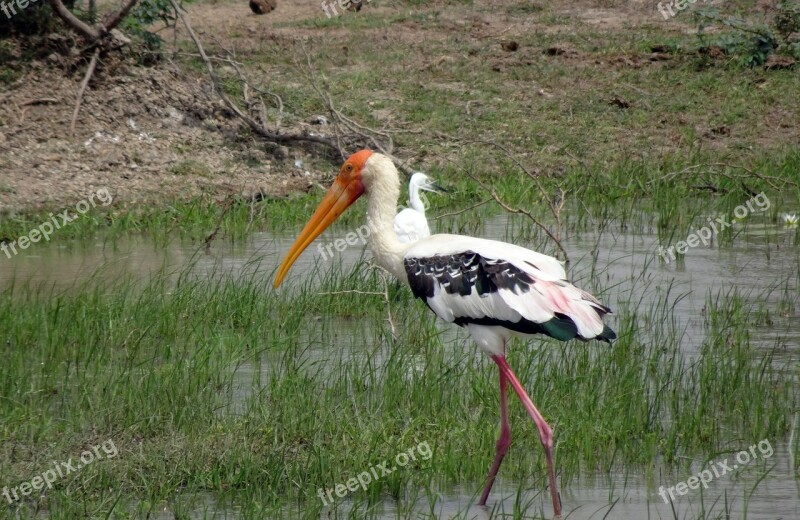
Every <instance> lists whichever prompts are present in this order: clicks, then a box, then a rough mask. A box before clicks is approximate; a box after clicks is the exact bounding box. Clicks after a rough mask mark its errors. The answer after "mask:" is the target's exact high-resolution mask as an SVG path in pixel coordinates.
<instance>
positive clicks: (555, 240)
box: [492, 190, 569, 264]
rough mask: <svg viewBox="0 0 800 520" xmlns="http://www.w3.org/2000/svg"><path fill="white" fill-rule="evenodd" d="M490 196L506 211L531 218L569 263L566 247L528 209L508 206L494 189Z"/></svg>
mask: <svg viewBox="0 0 800 520" xmlns="http://www.w3.org/2000/svg"><path fill="white" fill-rule="evenodd" d="M492 198H493V199H494V200H495V202H497V203H498V204H499V205H500V206H501V207H502V208H503V209H504V210H506V211H508V212H509V213H519V214H521V215H525V216H526V217H528V218H529V219H530V220H531V221H532V222H533V223H534V224H536V225H537V226H539V228H541V229H542V231H544V232H545V233H547V236H549V237H550V238H551V239H552V240H553V242H555V243H556V245H557V246H558V248H559V249H560V250H561V252H562V253H564V262H565V263H567V264H569V255H567V250H566V249H564V246H563V245H561V241H560V240H559V239H558V238H556V237H555V236H554V235H553V233H551V232H550V230H549V229H547V227H546V226H545V225H544V224H542V223H541V222H539V221H538V220H536V217H534V216H533V215H531V213H530V212H529V211H525V210H524V209H521V208H512V207H511V206H509V205H508V204H506V203H505V202H503V201H502V200H501V199H500V197H498V196H497V193H495V191H494V190H492Z"/></svg>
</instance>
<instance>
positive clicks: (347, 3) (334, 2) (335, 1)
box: [322, 0, 372, 18]
mask: <svg viewBox="0 0 800 520" xmlns="http://www.w3.org/2000/svg"><path fill="white" fill-rule="evenodd" d="M370 2H372V0H362V2H360V3H367V4H368V3H370ZM358 4H359V2H358V1H357V0H356V1H353V0H323V2H322V10H323V11H325V16H327V17H328V18H333V17H334V16H339V15H340V14H341V13H339V11H337V10H336V6H339V8H340V9H341V10H342V13H344V12H345V11H346V10H347V9H350V7H353V6H356V7H357V6H358ZM331 13H332V14H331Z"/></svg>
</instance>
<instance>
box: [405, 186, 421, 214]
mask: <svg viewBox="0 0 800 520" xmlns="http://www.w3.org/2000/svg"><path fill="white" fill-rule="evenodd" d="M408 201H409V203H410V204H411V209H413V210H414V211H416V212H418V213H421V214H423V215H425V206H424V205H423V204H422V199H421V198H420V196H419V186H414V187H413V188H412V189H411V193H409V194H408Z"/></svg>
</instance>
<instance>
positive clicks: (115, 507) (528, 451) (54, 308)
mask: <svg viewBox="0 0 800 520" xmlns="http://www.w3.org/2000/svg"><path fill="white" fill-rule="evenodd" d="M253 262H254V266H255V265H256V264H257V263H258V262H259V260H258V259H253ZM323 265H325V264H321V266H323ZM646 278H647V277H646V276H645V277H643V278H642V279H643V280H644V279H646ZM315 279H316V281H314V280H315ZM298 280H300V281H299V282H298ZM270 282H271V278H270V277H269V276H265V275H264V274H263V273H262V274H258V275H245V276H243V277H241V278H238V279H232V278H230V277H228V276H225V275H223V274H221V273H220V274H217V275H214V274H212V275H210V276H208V277H206V276H202V277H197V276H196V275H193V274H191V273H190V272H189V270H188V269H187V270H186V271H184V272H182V273H166V272H162V273H161V274H160V275H157V276H154V277H152V278H151V279H150V280H149V281H143V280H115V281H114V282H113V285H112V284H111V283H110V282H105V283H104V282H103V281H102V278H100V277H99V276H98V277H97V278H96V279H93V280H89V281H86V282H81V283H79V284H78V285H76V286H75V287H72V288H70V289H67V290H60V291H56V290H53V289H47V288H45V287H41V286H40V287H36V286H27V285H24V284H20V285H17V286H15V287H14V288H13V289H11V290H6V291H4V292H3V293H2V296H0V330H2V331H3V335H2V344H3V345H5V353H4V362H3V363H2V364H0V415H2V417H3V418H4V420H3V422H2V424H0V437H2V438H3V439H4V442H3V444H2V451H1V452H0V460H2V461H3V463H2V465H0V467H2V470H0V482H3V483H9V484H11V485H12V486H13V485H17V483H19V482H21V481H23V480H25V479H29V478H31V477H32V476H34V475H36V474H39V473H41V472H42V471H43V470H45V469H47V467H48V465H49V464H50V461H53V460H56V461H59V460H66V459H67V458H68V457H77V455H78V454H79V453H80V452H81V451H82V450H83V449H85V448H86V447H87V446H90V445H96V444H100V443H102V442H103V441H105V440H107V439H112V440H113V442H114V443H115V445H116V447H117V448H118V450H119V455H118V456H117V457H115V458H114V459H113V460H111V459H109V460H102V461H97V462H95V463H93V464H92V465H90V466H87V467H85V468H83V469H81V471H80V473H79V474H77V475H73V476H69V477H66V478H63V479H59V480H58V481H57V482H56V483H55V487H54V489H53V490H52V491H49V492H48V493H47V494H45V495H43V496H39V495H38V494H35V495H34V497H35V498H33V499H29V500H26V501H25V505H24V506H22V508H21V509H20V510H19V512H20V513H21V514H22V517H28V515H31V514H32V512H33V511H35V510H37V509H45V510H48V511H50V512H51V513H52V515H53V516H51V517H52V518H71V517H73V515H75V514H80V515H88V516H89V517H106V516H105V515H110V516H109V517H110V518H124V517H126V513H125V511H127V510H129V509H128V508H130V507H132V508H133V510H135V511H137V512H138V513H137V514H138V515H145V514H146V513H147V512H148V511H150V512H152V511H154V510H155V509H153V510H151V509H150V508H156V509H157V508H158V507H159V505H162V504H165V503H166V504H172V505H171V506H170V507H174V508H177V509H178V510H180V508H181V507H188V506H187V504H189V503H190V502H191V498H190V497H192V496H193V495H195V494H197V493H210V495H209V496H210V497H213V499H214V500H221V501H223V502H226V501H230V502H231V503H232V504H235V505H236V507H240V508H241V511H242V514H243V515H244V517H246V518H250V517H252V518H260V517H263V515H267V516H272V515H274V514H276V512H277V511H280V510H295V511H296V512H297V513H299V512H300V511H302V512H303V515H302V516H304V517H306V518H316V517H318V516H319V514H320V512H321V507H322V504H321V502H320V501H319V500H318V498H317V497H316V492H317V489H318V488H320V487H331V486H333V485H334V484H335V483H339V482H345V481H346V480H347V478H349V477H351V476H354V475H357V474H358V473H359V472H361V471H364V469H365V468H369V467H371V466H373V465H374V464H376V463H379V462H380V461H383V460H388V459H390V458H392V457H394V455H395V454H396V453H398V452H400V451H405V450H407V449H409V448H410V447H412V446H416V445H417V444H418V443H420V442H423V441H424V442H427V443H428V444H429V445H430V446H431V449H432V451H433V454H434V455H433V457H432V458H431V459H430V460H429V461H419V462H418V463H414V464H411V465H409V466H408V467H407V468H404V469H403V470H401V471H397V472H395V473H393V474H392V475H391V476H389V477H386V478H385V479H383V480H381V481H378V482H375V483H373V484H371V485H370V487H369V488H368V489H367V491H366V492H357V493H354V494H353V496H352V498H353V500H354V502H353V503H352V506H353V507H354V508H355V509H356V510H357V511H361V513H359V514H367V513H366V511H367V510H368V509H369V508H370V507H371V506H370V504H372V505H373V506H374V504H375V503H376V502H378V501H380V500H381V499H382V498H384V497H386V496H389V497H393V498H396V499H399V500H401V503H405V504H408V503H414V502H415V501H416V500H419V499H421V498H422V497H425V496H426V495H429V493H431V492H434V490H436V489H440V488H445V489H446V488H447V487H448V486H452V485H455V484H459V483H464V482H467V483H470V482H472V483H475V484H474V487H475V491H476V492H477V491H478V489H479V484H478V483H480V482H481V480H482V479H483V478H484V476H485V475H484V473H485V471H486V468H487V465H488V463H489V460H490V457H491V453H492V450H493V446H494V441H495V436H496V429H497V426H496V425H497V420H498V417H497V403H496V401H497V388H496V387H497V382H496V373H495V370H494V368H493V367H492V366H491V363H490V362H488V360H487V359H486V358H485V356H482V355H480V354H479V353H478V352H477V351H476V348H475V347H474V346H473V345H472V344H471V342H469V341H468V340H467V338H466V336H465V335H464V334H463V333H459V334H458V335H456V336H453V335H452V334H451V332H452V331H451V330H450V331H449V332H448V330H449V329H450V327H437V326H436V325H435V322H434V319H433V316H432V315H431V314H430V312H429V311H428V310H427V309H426V308H425V306H424V305H422V304H421V303H420V302H417V301H414V300H412V298H411V295H410V293H409V292H408V291H407V290H405V289H402V290H399V291H398V290H396V289H394V288H392V287H390V300H391V302H392V303H391V307H392V314H393V319H394V321H395V322H396V323H397V324H398V325H399V327H398V331H397V332H398V337H397V339H396V340H394V339H392V337H391V334H390V333H389V328H388V326H387V324H386V311H385V304H384V301H383V298H382V297H380V296H374V295H364V294H351V293H347V294H327V293H336V292H338V291H345V290H360V291H364V292H382V291H383V285H382V283H381V282H380V279H379V278H378V277H377V276H376V275H375V274H374V273H372V274H370V275H369V276H367V277H366V278H364V277H363V275H362V274H360V270H359V269H354V270H353V271H352V272H344V271H342V270H341V269H340V268H338V267H336V265H333V266H331V267H328V268H326V269H325V270H321V271H318V272H317V276H312V277H308V278H304V277H301V276H299V273H295V276H293V277H290V281H289V284H288V286H287V287H284V288H282V290H281V291H274V290H273V289H272V288H271V285H270ZM794 283H796V280H795V282H794ZM791 287H792V285H791V284H790V283H788V284H787V286H786V287H785V288H784V291H783V292H781V291H780V290H779V289H778V290H776V294H780V295H781V296H780V299H781V301H782V302H783V303H780V304H779V306H778V307H779V308H781V309H791V308H796V306H797V304H798V303H800V302H798V301H797V296H796V293H792V292H791ZM770 294H771V293H770ZM770 294H763V295H759V294H756V295H752V294H748V295H742V294H740V293H739V292H738V291H736V290H731V291H727V292H722V293H719V294H713V295H709V302H708V305H707V306H708V308H709V309H713V312H710V313H708V314H707V315H705V317H704V318H703V324H702V326H703V330H704V336H703V338H702V339H701V340H700V341H699V343H700V348H699V350H698V352H697V353H696V354H695V355H689V354H687V353H685V352H684V351H683V350H682V348H681V345H682V343H683V342H684V341H685V339H686V336H685V333H684V331H683V330H682V329H681V327H682V326H681V325H680V323H679V322H677V321H676V320H675V316H674V305H675V303H676V301H677V299H679V298H680V297H681V296H680V294H677V293H676V292H674V291H661V290H659V288H658V287H655V286H647V287H645V288H644V291H643V296H642V297H641V298H642V300H641V301H628V302H626V301H625V300H624V299H622V300H620V303H619V308H617V309H615V311H616V313H617V317H616V319H615V327H616V329H617V332H618V334H619V340H618V341H616V342H615V344H614V345H613V346H607V345H596V344H589V345H586V344H582V343H577V342H573V343H568V344H566V345H561V344H559V343H558V342H555V341H549V340H545V341H542V342H533V343H532V344H531V345H530V346H524V344H522V343H516V344H514V345H513V346H512V349H511V353H510V356H509V360H510V363H511V365H512V366H513V367H514V368H515V370H516V371H517V373H518V375H519V377H520V379H521V380H522V381H523V383H524V384H525V386H526V388H527V389H528V390H529V392H530V394H531V397H532V398H533V400H534V401H535V402H536V403H537V405H539V406H540V408H541V409H542V410H545V411H546V412H545V413H546V415H547V417H548V420H550V421H551V424H553V425H554V427H555V430H556V432H557V434H556V438H557V448H556V453H557V457H558V466H559V470H560V471H561V475H562V482H563V484H564V485H567V486H568V485H569V483H570V482H572V481H574V480H576V479H579V477H580V475H581V474H583V473H585V472H588V473H593V472H601V473H607V472H618V471H623V468H625V470H628V469H631V468H640V469H641V470H642V471H644V472H645V473H648V474H651V473H652V472H654V471H657V467H655V466H654V465H653V461H655V460H662V461H663V464H664V465H665V468H667V470H669V468H673V469H672V470H671V471H676V474H681V473H680V472H681V470H683V469H684V468H685V467H686V460H687V457H688V458H689V459H691V458H696V457H699V458H703V457H705V456H706V455H707V454H709V453H718V452H724V451H726V450H734V449H739V448H740V447H741V445H742V444H743V442H745V441H747V442H748V445H749V444H750V443H752V442H754V441H755V440H759V439H763V438H768V439H773V440H774V442H775V443H777V442H779V440H780V439H785V438H786V437H787V436H788V432H789V430H790V428H791V416H792V413H795V412H796V411H797V409H798V404H800V394H799V393H798V388H797V386H796V384H795V378H796V373H795V369H796V367H794V366H793V365H791V364H790V363H789V362H788V361H785V360H784V359H785V358H783V357H781V356H779V355H777V356H776V354H779V353H780V352H781V351H782V349H783V348H784V346H783V343H782V342H780V341H776V343H775V344H774V345H773V346H772V347H769V346H767V347H763V346H761V347H756V346H754V344H753V337H752V334H753V332H752V331H753V329H754V328H756V329H758V327H764V326H766V324H767V323H769V320H770V314H769V311H768V309H770V308H772V305H767V304H766V302H767V299H768V298H769V297H770ZM759 301H761V302H762V303H761V304H760V305H759V304H758V302H759ZM752 302H756V304H753V303H752ZM309 321H310V322H311V323H312V324H313V326H311V327H309ZM409 323H415V324H416V326H415V327H408V326H407V324H409ZM512 402H513V403H514V404H513V405H512V406H511V415H512V417H511V421H512V424H514V425H515V427H514V435H515V437H514V439H515V440H514V448H512V452H511V455H510V456H509V457H508V460H507V461H506V463H505V465H504V467H503V476H504V478H508V479H512V480H513V481H515V482H520V485H522V486H533V487H534V488H537V487H541V485H542V484H543V478H542V477H543V475H544V472H543V468H544V461H543V457H542V453H541V450H540V449H539V448H538V439H537V437H536V433H535V429H534V428H533V427H532V426H531V425H530V424H529V421H528V420H527V418H526V417H525V415H524V411H523V409H522V408H521V407H519V406H517V404H516V402H515V401H513V400H512ZM139 500H142V502H139ZM181 504H183V505H181ZM3 507H5V506H3ZM353 514H355V513H353Z"/></svg>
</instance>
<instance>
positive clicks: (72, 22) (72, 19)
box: [48, 0, 102, 41]
mask: <svg viewBox="0 0 800 520" xmlns="http://www.w3.org/2000/svg"><path fill="white" fill-rule="evenodd" d="M48 2H49V3H50V7H51V8H52V9H53V12H55V13H56V14H57V15H58V17H59V18H61V19H62V20H64V23H66V24H67V25H69V26H70V27H72V28H73V29H75V30H76V31H78V32H79V33H81V34H82V35H84V36H85V37H86V38H87V39H89V40H92V41H94V40H97V39H99V38H100V36H102V35H101V33H100V31H98V30H97V29H95V28H94V27H90V26H89V25H88V24H86V23H84V22H83V21H82V20H80V19H79V18H78V17H76V16H75V15H74V14H72V13H71V12H70V10H69V9H67V8H66V7H65V6H64V4H63V3H61V0H48Z"/></svg>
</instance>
